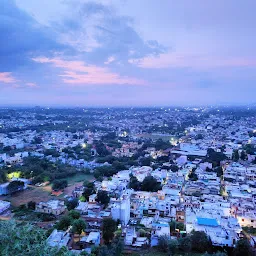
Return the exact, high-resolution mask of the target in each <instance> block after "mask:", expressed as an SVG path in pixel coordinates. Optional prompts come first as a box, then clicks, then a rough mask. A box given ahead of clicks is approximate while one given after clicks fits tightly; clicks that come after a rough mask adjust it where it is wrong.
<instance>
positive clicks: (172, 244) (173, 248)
mask: <svg viewBox="0 0 256 256" xmlns="http://www.w3.org/2000/svg"><path fill="white" fill-rule="evenodd" d="M178 247H179V243H178V241H177V240H176V239H170V240H169V243H168V252H169V254H170V255H175V253H176V252H177V250H178Z"/></svg>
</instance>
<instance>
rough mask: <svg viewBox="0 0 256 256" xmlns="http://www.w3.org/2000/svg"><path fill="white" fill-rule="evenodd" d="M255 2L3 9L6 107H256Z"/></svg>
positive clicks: (29, 2)
mask: <svg viewBox="0 0 256 256" xmlns="http://www.w3.org/2000/svg"><path fill="white" fill-rule="evenodd" d="M255 9H256V2H255V1H254V0H245V1H239V2H238V1H237V2H234V1H233V0H226V1H222V0H215V1H204V0H195V1H187V0H179V1H175V0H162V1H155V0H140V1H136V0H116V1H115V0H95V1H87V0H44V1H39V0H1V1H0V33H1V40H0V56H1V58H0V106H36V105H40V106H50V107H54V106H55V107H57V106H79V107H83V106H84V107H86V106H92V107H93V106H100V107H104V106H105V107H108V106H110V107H111V106H121V107H122V106H124V107H125V106H147V107H149V106H152V107H153V106H197V105H198V106H200V105H246V104H254V103H256V96H255V95H256V47H255V45H256V34H255V25H256V16H255V13H254V12H255Z"/></svg>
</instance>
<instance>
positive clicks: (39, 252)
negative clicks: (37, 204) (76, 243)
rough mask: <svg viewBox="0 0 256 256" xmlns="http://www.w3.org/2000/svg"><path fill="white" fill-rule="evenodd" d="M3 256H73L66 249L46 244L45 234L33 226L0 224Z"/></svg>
mask: <svg viewBox="0 0 256 256" xmlns="http://www.w3.org/2000/svg"><path fill="white" fill-rule="evenodd" d="M0 241H1V242H0V255H1V256H10V255H15V256H71V255H73V253H71V252H69V251H67V250H66V249H64V250H63V249H62V248H61V249H58V248H52V247H50V246H48V244H47V243H46V235H45V232H44V231H43V230H42V229H40V228H37V227H34V226H32V225H31V224H25V225H24V224H21V223H19V224H17V223H16V222H14V221H1V222H0Z"/></svg>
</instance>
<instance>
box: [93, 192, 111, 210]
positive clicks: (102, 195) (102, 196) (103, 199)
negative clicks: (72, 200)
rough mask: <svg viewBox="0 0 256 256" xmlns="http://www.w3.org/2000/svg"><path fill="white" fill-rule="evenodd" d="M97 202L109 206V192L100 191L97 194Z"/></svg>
mask: <svg viewBox="0 0 256 256" xmlns="http://www.w3.org/2000/svg"><path fill="white" fill-rule="evenodd" d="M96 201H97V202H98V203H101V204H104V205H105V206H107V205H108V203H109V201H110V197H109V195H108V192H107V191H105V190H99V191H98V193H97V197H96Z"/></svg>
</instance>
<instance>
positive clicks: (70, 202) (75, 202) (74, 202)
mask: <svg viewBox="0 0 256 256" xmlns="http://www.w3.org/2000/svg"><path fill="white" fill-rule="evenodd" d="M65 204H66V206H67V209H68V210H69V211H70V210H73V209H75V208H76V207H77V206H78V199H77V198H73V199H71V200H66V201H65Z"/></svg>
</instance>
